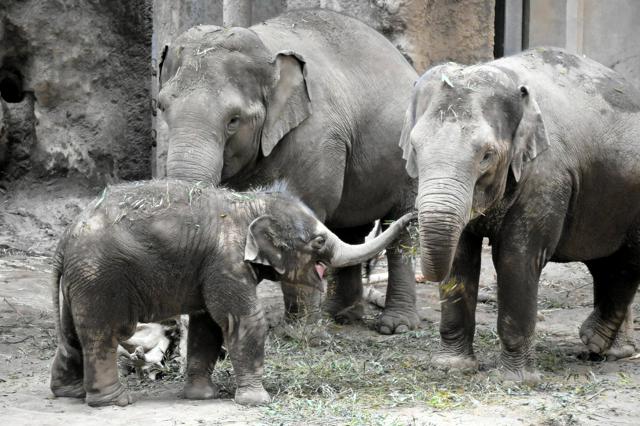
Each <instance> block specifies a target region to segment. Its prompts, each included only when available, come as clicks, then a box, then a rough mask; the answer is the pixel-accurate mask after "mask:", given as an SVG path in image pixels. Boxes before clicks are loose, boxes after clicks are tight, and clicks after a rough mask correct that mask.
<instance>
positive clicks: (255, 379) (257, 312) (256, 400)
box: [223, 300, 270, 405]
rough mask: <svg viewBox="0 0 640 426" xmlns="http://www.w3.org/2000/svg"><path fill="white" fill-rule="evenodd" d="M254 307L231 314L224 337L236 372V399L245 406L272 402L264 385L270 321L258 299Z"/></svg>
mask: <svg viewBox="0 0 640 426" xmlns="http://www.w3.org/2000/svg"><path fill="white" fill-rule="evenodd" d="M253 306H254V310H253V311H252V312H251V313H248V314H246V315H236V314H234V313H229V314H227V319H226V327H225V328H224V329H223V331H224V339H225V342H226V344H227V348H228V350H229V356H230V358H231V364H232V365H233V370H234V372H235V374H236V384H237V389H236V395H235V402H236V403H238V404H241V405H262V404H267V403H268V402H269V401H270V397H269V394H268V393H267V391H266V390H265V389H264V387H263V386H262V374H263V371H264V344H265V339H266V335H267V329H268V326H267V321H266V319H265V318H264V312H263V310H262V307H261V306H260V304H259V303H258V301H257V300H256V301H255V303H254V304H253Z"/></svg>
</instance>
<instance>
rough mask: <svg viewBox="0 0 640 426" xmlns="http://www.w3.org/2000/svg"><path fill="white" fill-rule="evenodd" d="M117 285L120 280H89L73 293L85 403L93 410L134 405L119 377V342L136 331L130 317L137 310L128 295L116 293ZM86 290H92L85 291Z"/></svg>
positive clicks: (74, 318)
mask: <svg viewBox="0 0 640 426" xmlns="http://www.w3.org/2000/svg"><path fill="white" fill-rule="evenodd" d="M114 283H117V281H115V280H114V281H111V282H92V281H91V280H90V279H86V280H85V282H83V284H82V288H81V287H80V286H76V287H75V289H74V290H75V291H74V292H73V294H72V300H73V308H72V310H71V312H72V316H73V323H74V324H75V326H76V332H77V333H78V339H79V341H80V346H81V347H82V359H83V384H84V389H85V391H86V392H87V394H86V397H85V401H86V403H87V404H89V405H90V406H92V407H99V406H105V405H119V406H125V405H128V404H131V403H132V402H133V398H132V397H131V396H130V394H129V392H128V391H127V389H126V388H125V387H124V386H123V385H122V384H121V383H120V380H119V378H118V364H117V357H118V344H119V342H120V341H124V340H127V339H128V338H130V337H131V336H133V334H134V333H135V331H136V325H137V321H135V320H131V319H130V318H137V316H136V315H135V308H134V307H133V306H131V305H130V304H129V303H126V301H127V300H129V299H128V295H127V294H126V293H123V292H120V293H116V290H115V288H116V287H117V286H116V285H115V284H114ZM87 288H88V289H91V290H92V291H82V290H83V289H87ZM116 298H117V301H116ZM104 301H110V302H109V303H104ZM101 302H102V303H101Z"/></svg>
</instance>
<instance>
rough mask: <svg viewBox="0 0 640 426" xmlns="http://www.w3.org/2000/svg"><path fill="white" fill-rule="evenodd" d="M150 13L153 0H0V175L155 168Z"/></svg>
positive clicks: (99, 174) (114, 173)
mask: <svg viewBox="0 0 640 426" xmlns="http://www.w3.org/2000/svg"><path fill="white" fill-rule="evenodd" d="M151 16H152V14H151V3H150V1H148V0H109V1H100V0H66V1H56V0H3V1H2V2H1V3H0V92H1V96H2V97H3V99H4V103H5V106H6V111H5V114H4V116H5V117H4V123H5V127H6V134H7V143H6V145H5V146H6V155H4V161H3V163H2V165H1V166H0V172H1V175H2V176H0V177H1V178H3V179H7V180H12V179H16V178H19V177H21V176H23V175H24V174H26V173H29V172H33V173H34V174H36V175H38V176H41V175H49V174H51V175H79V176H85V177H88V178H91V179H92V180H95V181H97V182H104V181H109V180H112V179H136V178H145V177H148V176H150V172H151V167H150V159H151V144H152V141H153V139H152V134H151V114H150V108H149V102H150V88H149V86H150V85H149V80H150V74H151V72H150V71H151V67H150V63H151V59H150V42H151ZM0 144H1V142H0ZM0 146H1V145H0ZM0 152H1V150H0Z"/></svg>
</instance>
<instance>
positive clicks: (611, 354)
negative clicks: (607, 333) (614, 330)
mask: <svg viewBox="0 0 640 426" xmlns="http://www.w3.org/2000/svg"><path fill="white" fill-rule="evenodd" d="M637 352H638V349H637V346H636V339H635V336H634V328H633V304H632V303H630V304H629V307H628V308H627V314H626V315H625V318H624V321H623V322H622V325H621V326H620V328H619V329H618V334H616V338H615V340H614V341H613V343H612V344H611V347H610V348H609V349H607V350H606V351H605V355H606V356H607V361H616V360H618V359H622V358H628V357H630V356H632V355H635V354H636V353H637Z"/></svg>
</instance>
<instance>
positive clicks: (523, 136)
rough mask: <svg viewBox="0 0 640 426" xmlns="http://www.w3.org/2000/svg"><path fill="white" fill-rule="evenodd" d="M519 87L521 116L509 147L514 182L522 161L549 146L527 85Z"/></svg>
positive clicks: (538, 109)
mask: <svg viewBox="0 0 640 426" xmlns="http://www.w3.org/2000/svg"><path fill="white" fill-rule="evenodd" d="M519 89H520V96H521V98H522V102H523V105H522V118H521V119H520V124H519V125H518V129H517V130H516V135H515V137H514V138H513V146H512V148H511V149H512V152H513V156H512V157H511V171H512V172H513V177H514V178H515V179H516V182H518V181H519V180H520V175H521V174H522V167H523V166H524V163H525V162H526V161H531V160H533V159H534V158H536V157H537V156H538V155H539V154H540V153H541V152H543V151H546V150H547V148H549V136H548V135H547V129H546V128H545V126H544V120H543V119H542V112H541V111H540V107H539V106H538V103H537V102H536V100H535V99H534V97H533V95H532V94H531V93H530V91H529V88H528V87H527V86H520V88H519Z"/></svg>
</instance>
